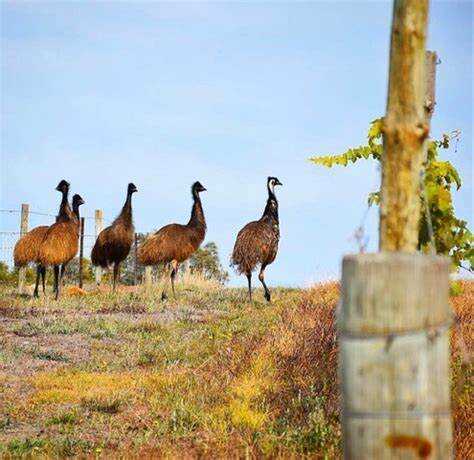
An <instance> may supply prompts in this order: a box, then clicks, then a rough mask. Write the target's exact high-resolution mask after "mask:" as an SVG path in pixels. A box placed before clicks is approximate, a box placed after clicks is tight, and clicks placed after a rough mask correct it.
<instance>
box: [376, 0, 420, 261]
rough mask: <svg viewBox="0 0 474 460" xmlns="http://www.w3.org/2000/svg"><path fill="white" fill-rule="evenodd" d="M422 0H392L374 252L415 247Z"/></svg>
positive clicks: (417, 210) (417, 221)
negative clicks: (376, 248) (376, 247)
mask: <svg viewBox="0 0 474 460" xmlns="http://www.w3.org/2000/svg"><path fill="white" fill-rule="evenodd" d="M428 3H429V2H428V0H395V1H394V7H393V20H392V36H391V48H390V70H389V82H388V98H387V113H386V115H385V118H384V123H383V132H384V155H383V157H382V190H381V200H380V226H379V227H380V250H381V251H407V252H413V251H416V249H417V245H418V230H419V220H420V172H421V168H422V165H423V160H424V152H425V141H426V140H427V138H428V135H429V126H428V124H427V123H426V114H425V85H426V81H425V79H426V77H425V75H426V57H425V41H426V29H427V20H428Z"/></svg>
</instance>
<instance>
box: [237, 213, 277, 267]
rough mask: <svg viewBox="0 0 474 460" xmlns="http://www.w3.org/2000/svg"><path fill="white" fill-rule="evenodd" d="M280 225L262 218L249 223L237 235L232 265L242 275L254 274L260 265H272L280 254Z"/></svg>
mask: <svg viewBox="0 0 474 460" xmlns="http://www.w3.org/2000/svg"><path fill="white" fill-rule="evenodd" d="M279 239H280V234H279V230H278V223H274V222H271V220H270V219H267V218H264V217H262V219H260V220H257V221H255V222H250V223H248V224H247V225H246V226H245V227H244V228H243V229H242V230H240V232H239V233H238V235H237V239H236V241H235V246H234V250H233V252H232V265H234V266H235V268H236V270H237V271H238V272H239V273H241V274H247V273H250V272H252V271H253V270H254V269H255V267H256V266H257V265H258V264H262V265H269V264H271V263H272V262H273V261H274V260H275V257H276V255H277V252H278V241H279Z"/></svg>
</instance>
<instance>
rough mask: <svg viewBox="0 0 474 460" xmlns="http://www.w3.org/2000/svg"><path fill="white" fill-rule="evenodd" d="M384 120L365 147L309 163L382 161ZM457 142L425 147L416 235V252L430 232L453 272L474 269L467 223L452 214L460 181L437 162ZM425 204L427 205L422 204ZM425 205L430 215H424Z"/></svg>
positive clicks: (447, 138) (374, 197)
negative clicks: (448, 259)
mask: <svg viewBox="0 0 474 460" xmlns="http://www.w3.org/2000/svg"><path fill="white" fill-rule="evenodd" d="M382 137H383V118H377V119H375V120H373V121H372V122H371V123H370V126H369V130H368V133H367V145H361V146H359V147H356V148H351V149H348V150H347V151H345V152H343V153H342V154H339V155H324V156H314V157H312V158H310V160H311V161H312V162H313V163H315V164H317V165H321V166H325V167H328V168H332V167H333V166H347V165H349V164H352V163H356V162H357V161H359V160H367V159H369V158H370V159H374V160H378V161H381V159H382V154H383V146H382ZM453 138H454V139H458V138H459V131H458V130H456V131H453V132H452V133H451V135H450V134H444V135H443V136H442V138H441V139H440V140H431V141H429V142H428V145H427V160H426V163H425V174H424V182H423V184H424V193H423V190H422V189H420V200H421V201H422V203H421V210H422V214H421V219H420V229H419V235H418V241H419V249H420V250H421V251H425V252H427V251H429V250H430V248H431V245H432V243H431V241H430V235H431V231H430V230H429V227H431V228H432V230H433V235H434V245H435V247H436V251H437V253H438V254H444V255H447V256H450V257H451V259H452V262H453V266H454V267H455V268H459V267H461V266H463V267H464V268H466V267H465V266H464V265H463V263H464V264H466V263H467V264H468V267H467V269H468V270H471V271H472V270H473V267H474V238H473V234H472V233H471V231H470V230H469V229H468V227H467V223H466V222H465V221H463V220H461V219H459V218H457V217H456V215H455V213H454V206H453V199H452V189H454V188H455V189H456V190H459V189H460V188H461V185H462V181H461V177H460V175H459V173H458V171H457V170H456V168H455V167H454V166H453V165H452V163H451V162H450V161H446V160H440V159H439V149H448V148H449V147H450V142H451V139H453ZM425 200H426V202H425ZM367 201H368V205H369V206H372V205H379V204H380V191H378V192H372V193H370V194H369V195H368V199H367ZM426 205H428V210H429V213H427V212H426Z"/></svg>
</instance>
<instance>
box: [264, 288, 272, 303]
mask: <svg viewBox="0 0 474 460" xmlns="http://www.w3.org/2000/svg"><path fill="white" fill-rule="evenodd" d="M265 299H266V300H267V302H270V300H271V296H270V292H269V291H265Z"/></svg>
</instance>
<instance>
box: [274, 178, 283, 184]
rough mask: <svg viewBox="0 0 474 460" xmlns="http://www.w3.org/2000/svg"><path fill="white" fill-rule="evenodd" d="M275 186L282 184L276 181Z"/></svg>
mask: <svg viewBox="0 0 474 460" xmlns="http://www.w3.org/2000/svg"><path fill="white" fill-rule="evenodd" d="M275 185H283V184H282V183H281V182H280V181H279V180H278V179H277V181H276V183H275Z"/></svg>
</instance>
